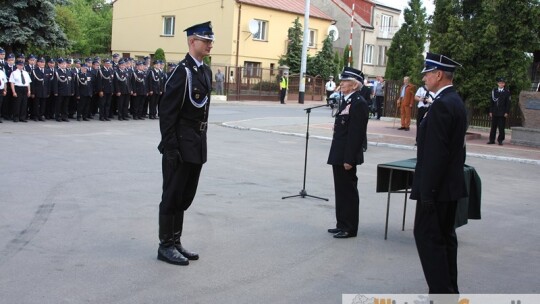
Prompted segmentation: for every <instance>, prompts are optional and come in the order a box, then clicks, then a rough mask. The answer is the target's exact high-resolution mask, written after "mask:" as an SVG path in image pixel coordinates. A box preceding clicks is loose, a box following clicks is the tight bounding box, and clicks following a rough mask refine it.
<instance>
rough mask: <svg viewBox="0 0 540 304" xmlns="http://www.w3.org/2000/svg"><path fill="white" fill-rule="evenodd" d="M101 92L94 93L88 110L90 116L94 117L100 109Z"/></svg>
mask: <svg viewBox="0 0 540 304" xmlns="http://www.w3.org/2000/svg"><path fill="white" fill-rule="evenodd" d="M99 99H100V98H99V94H97V93H96V94H94V95H93V96H92V98H91V99H90V110H89V112H88V116H89V118H90V117H94V115H96V114H97V113H98V110H99Z"/></svg>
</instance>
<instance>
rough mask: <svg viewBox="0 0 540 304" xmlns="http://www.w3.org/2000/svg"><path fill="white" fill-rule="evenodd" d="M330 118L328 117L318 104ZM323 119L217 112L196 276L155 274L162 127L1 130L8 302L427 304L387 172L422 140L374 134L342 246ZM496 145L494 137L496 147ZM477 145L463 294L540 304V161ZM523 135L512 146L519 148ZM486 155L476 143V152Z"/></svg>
mask: <svg viewBox="0 0 540 304" xmlns="http://www.w3.org/2000/svg"><path fill="white" fill-rule="evenodd" d="M313 105H315V104H313ZM307 106H310V104H305V105H298V104H294V103H288V104H286V105H279V104H276V103H254V102H251V103H250V102H227V103H215V104H214V105H213V106H212V107H211V111H210V122H211V124H210V126H209V131H208V132H209V133H208V138H209V154H208V163H207V164H205V166H204V167H203V172H202V175H201V180H200V183H199V191H198V193H197V196H196V198H195V201H194V203H193V205H192V207H191V208H190V209H189V210H188V212H187V214H186V219H185V229H184V237H183V244H184V245H185V246H186V247H187V248H189V249H191V250H194V251H197V252H198V253H199V254H200V256H201V258H200V260H198V261H193V262H191V263H190V265H189V266H185V267H183V266H174V265H169V264H166V263H163V262H160V261H158V260H157V259H156V253H157V245H158V239H157V214H158V204H159V201H160V195H161V182H162V178H161V168H160V164H161V158H160V154H159V153H158V151H157V148H156V147H157V144H158V142H159V137H160V135H159V127H158V122H157V121H155V120H145V121H127V122H120V121H112V122H100V121H90V122H76V121H72V122H68V123H57V122H51V121H48V122H29V123H25V124H23V123H18V124H15V123H12V122H4V123H3V124H1V125H0V142H1V144H0V155H2V161H1V162H0V164H1V165H0V295H1V296H0V303H172V302H174V303H341V297H342V294H351V293H362V294H375V293H408V294H410V293H425V292H427V287H426V284H425V280H424V277H423V274H422V270H421V267H420V263H419V260H418V256H417V252H416V247H415V245H414V238H413V235H412V222H413V217H414V207H415V204H414V203H413V202H410V203H409V204H408V205H407V209H406V211H407V217H406V224H405V231H401V218H402V214H403V196H402V195H393V196H392V199H391V206H390V223H389V232H388V240H384V219H385V212H386V198H387V195H386V194H385V193H376V192H375V185H376V172H377V171H376V168H377V164H380V163H385V162H390V161H395V160H400V159H406V158H412V157H415V153H416V151H415V147H414V128H411V131H409V132H406V131H398V130H395V129H396V128H397V127H399V122H397V121H396V123H395V125H394V121H393V120H392V119H386V118H384V119H382V120H380V121H377V120H375V119H372V120H370V122H369V124H368V133H369V134H368V139H369V142H370V146H369V148H368V151H367V153H366V162H365V164H363V165H362V166H360V167H359V169H358V177H359V191H360V199H361V202H360V225H359V227H360V228H359V234H358V236H357V237H356V238H350V239H345V240H337V239H334V238H332V236H331V235H330V234H329V233H327V232H326V229H327V228H331V227H333V226H334V224H335V216H334V198H333V197H334V195H333V181H332V173H331V168H330V166H328V165H326V158H327V156H328V150H329V147H330V140H329V138H330V137H331V132H332V131H331V124H332V118H331V116H330V111H329V109H327V108H324V107H323V108H320V109H314V110H313V111H312V112H311V114H310V122H311V124H310V140H309V145H308V153H307V156H308V158H307V170H306V177H307V178H306V184H305V190H306V191H307V193H308V194H310V195H314V196H319V197H323V198H328V199H329V201H325V200H320V199H316V198H307V197H306V198H301V197H294V198H289V199H282V197H284V196H289V195H296V194H298V193H299V191H300V190H301V189H302V188H303V176H304V175H303V173H304V171H303V170H304V157H305V147H306V141H305V131H306V118H307V117H306V113H305V111H304V108H305V107H307ZM482 132H484V133H482ZM478 133H480V138H479V139H478V138H476V139H472V140H468V144H467V150H468V152H469V153H470V154H469V157H468V158H467V163H468V164H469V165H471V166H473V167H475V168H476V170H477V172H478V173H479V174H480V177H481V179H482V189H483V191H482V219H481V220H471V221H469V223H468V224H467V225H465V226H463V227H461V228H459V229H458V231H457V233H458V240H459V242H460V243H459V246H460V247H459V256H458V267H459V285H460V291H461V292H462V293H539V292H540V288H539V286H540V284H539V280H538V277H539V275H540V271H539V270H538V269H540V252H539V250H538V243H540V232H538V229H537V225H538V218H540V211H539V210H538V208H537V205H538V195H537V194H538V191H537V188H538V186H537V185H538V180H539V179H540V170H539V168H540V167H539V165H538V161H539V160H540V156H539V154H540V152H539V151H538V149H532V148H526V147H519V146H513V145H511V144H509V143H508V144H505V145H504V146H487V145H485V143H484V141H486V142H487V140H486V138H482V137H481V136H482V135H483V134H485V130H479V131H478ZM510 136H511V135H510ZM476 141H477V142H476Z"/></svg>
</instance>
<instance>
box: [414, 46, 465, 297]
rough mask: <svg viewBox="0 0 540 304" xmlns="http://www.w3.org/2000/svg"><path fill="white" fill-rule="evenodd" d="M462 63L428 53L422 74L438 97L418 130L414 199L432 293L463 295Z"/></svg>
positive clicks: (418, 236) (417, 232)
mask: <svg viewBox="0 0 540 304" xmlns="http://www.w3.org/2000/svg"><path fill="white" fill-rule="evenodd" d="M458 65H459V63H457V62H455V61H454V60H452V59H450V58H448V57H446V56H444V55H439V54H433V53H427V55H426V61H425V67H424V70H423V71H422V73H423V74H424V76H423V81H424V83H425V86H426V89H427V90H428V91H430V92H434V94H433V104H432V105H431V106H430V107H429V110H428V112H427V114H426V115H425V116H424V119H423V120H422V122H421V123H420V126H419V131H418V151H417V163H416V169H415V173H414V181H413V187H412V192H411V199H414V200H417V201H418V202H417V204H416V216H415V221H414V238H415V241H416V247H417V249H418V255H419V257H420V262H421V264H422V269H423V270H424V276H425V278H426V281H427V284H428V287H429V293H430V294H458V293H459V290H458V284H457V237H456V231H455V228H454V223H455V218H456V208H457V200H459V199H460V198H462V197H465V196H467V190H466V188H465V178H464V174H463V166H464V164H465V131H466V129H467V115H466V112H465V105H464V103H463V101H462V100H461V97H460V96H459V95H458V93H457V91H456V89H455V88H454V86H453V84H452V81H453V78H454V70H455V69H456V67H457V66H458ZM436 302H437V301H436ZM444 303H446V302H444ZM454 303H456V302H454Z"/></svg>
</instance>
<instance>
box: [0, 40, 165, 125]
mask: <svg viewBox="0 0 540 304" xmlns="http://www.w3.org/2000/svg"><path fill="white" fill-rule="evenodd" d="M24 59H25V56H24V55H22V54H21V55H19V56H17V58H15V56H14V55H13V54H9V55H7V56H6V54H5V51H4V50H3V49H1V48H0V92H2V93H3V94H0V95H3V96H2V97H3V98H2V97H0V108H1V110H2V116H3V117H4V118H6V119H13V121H15V122H17V121H27V118H31V119H34V120H36V121H38V120H40V121H43V120H45V119H56V121H69V119H68V118H74V115H75V113H76V114H77V120H88V119H90V118H93V117H94V115H95V114H97V113H98V111H99V119H100V120H102V121H105V120H107V121H108V120H110V119H111V118H113V114H114V112H115V111H117V114H118V119H119V120H128V119H129V114H128V112H131V113H130V114H131V116H132V118H133V119H144V118H145V117H148V114H149V117H150V118H151V119H156V117H157V108H158V104H159V100H160V97H161V95H162V94H163V89H164V84H165V82H166V79H167V73H166V72H164V70H163V67H164V66H163V62H162V61H159V60H157V61H154V63H153V66H149V63H148V62H149V61H147V62H141V61H138V62H136V63H135V64H133V60H132V59H131V58H128V59H123V58H119V56H118V54H114V55H113V60H109V59H105V60H103V65H102V64H101V62H100V61H101V60H100V58H99V57H96V58H94V59H91V58H87V59H86V60H85V61H84V62H81V61H80V60H75V61H74V65H73V66H71V65H70V64H68V62H67V60H64V59H63V58H59V59H57V60H56V61H55V60H53V59H50V60H49V61H48V66H45V59H44V58H43V57H40V58H36V56H33V55H30V56H28V61H27V63H25V60H24ZM169 68H170V69H171V68H172V67H171V66H169ZM2 78H3V79H2ZM17 91H19V93H17ZM2 99H4V102H3V105H2ZM0 121H1V119H0Z"/></svg>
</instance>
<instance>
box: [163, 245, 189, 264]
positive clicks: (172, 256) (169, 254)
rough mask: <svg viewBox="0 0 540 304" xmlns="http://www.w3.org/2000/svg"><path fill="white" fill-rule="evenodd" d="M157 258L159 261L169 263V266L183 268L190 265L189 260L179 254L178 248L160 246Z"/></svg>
mask: <svg viewBox="0 0 540 304" xmlns="http://www.w3.org/2000/svg"><path fill="white" fill-rule="evenodd" d="M157 258H158V260H160V261H163V262H167V263H169V264H174V265H182V266H185V265H189V260H188V259H187V258H186V257H185V256H183V255H182V254H181V253H180V252H178V250H177V249H176V246H163V245H160V246H159V248H158V255H157Z"/></svg>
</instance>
